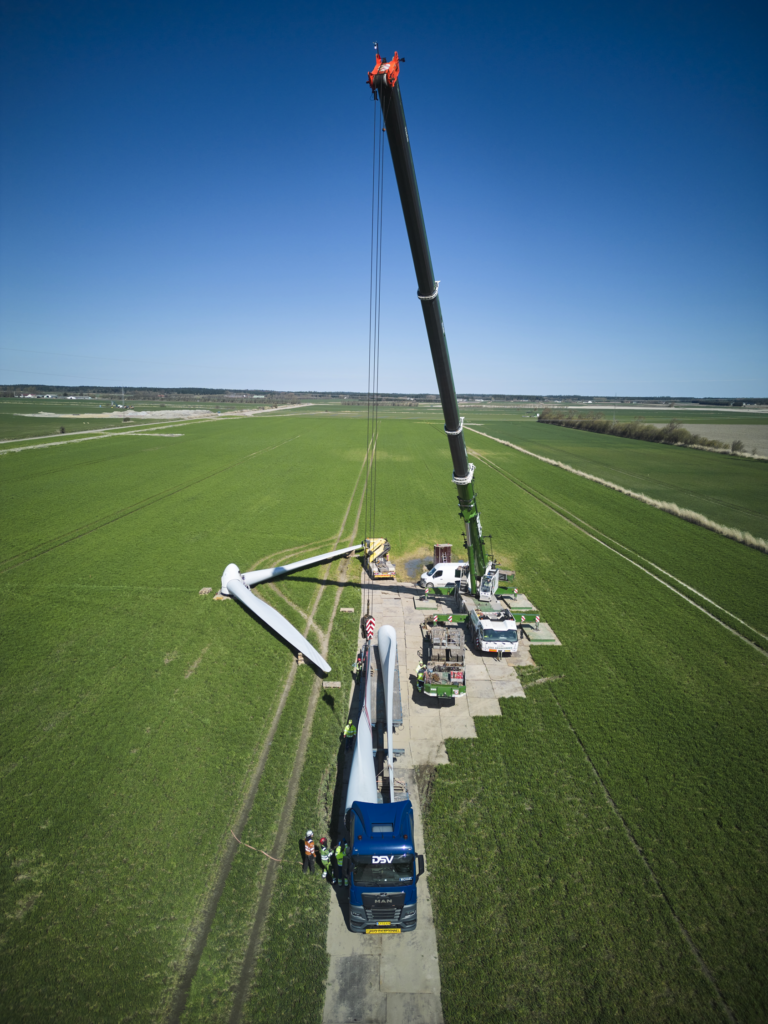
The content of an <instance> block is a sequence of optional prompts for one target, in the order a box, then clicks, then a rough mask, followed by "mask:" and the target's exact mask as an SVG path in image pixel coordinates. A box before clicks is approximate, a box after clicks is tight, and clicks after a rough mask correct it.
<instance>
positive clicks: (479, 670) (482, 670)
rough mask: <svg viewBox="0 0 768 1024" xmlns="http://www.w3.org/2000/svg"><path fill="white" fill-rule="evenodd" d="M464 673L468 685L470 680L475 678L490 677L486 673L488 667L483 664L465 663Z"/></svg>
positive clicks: (485, 678)
mask: <svg viewBox="0 0 768 1024" xmlns="http://www.w3.org/2000/svg"><path fill="white" fill-rule="evenodd" d="M464 675H465V677H466V680H467V685H469V683H470V681H472V680H475V679H484V680H490V678H491V677H490V676H489V675H488V669H487V667H486V666H485V665H465V666H464Z"/></svg>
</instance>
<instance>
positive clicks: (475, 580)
mask: <svg viewBox="0 0 768 1024" xmlns="http://www.w3.org/2000/svg"><path fill="white" fill-rule="evenodd" d="M399 74H400V58H399V57H398V55H397V51H395V55H394V57H392V59H391V60H383V59H382V57H381V55H380V54H379V53H377V54H376V66H375V67H374V69H373V71H371V72H369V74H368V82H369V84H370V86H371V89H372V90H373V92H374V94H375V95H376V96H378V99H379V102H380V103H381V110H382V114H383V116H384V123H385V125H386V134H387V138H388V139H389V151H390V153H391V155H392V163H393V165H394V168H395V177H396V179H397V189H398V192H399V193H400V202H401V204H402V207H403V216H404V217H405V226H406V228H407V230H408V240H409V242H410V245H411V255H412V256H413V265H414V268H415V270H416V280H417V282H418V291H417V295H418V297H419V300H420V302H421V309H422V312H423V314H424V323H425V324H426V327H427V337H428V338H429V347H430V349H431V351H432V362H433V364H434V367H435V376H436V377H437V387H438V390H439V392H440V402H441V404H442V407H443V416H444V418H445V428H444V429H445V433H446V434H447V435H448V444H449V445H450V449H451V458H452V459H453V482H454V483H455V484H456V488H457V490H458V492H459V514H460V515H461V518H462V519H463V521H464V530H465V534H466V546H467V560H468V562H469V572H470V577H471V588H472V593H473V594H477V593H478V591H479V589H480V586H481V581H483V582H486V581H487V583H488V584H490V582H491V581H490V580H488V579H487V577H488V576H490V575H494V570H495V566H493V564H492V563H489V561H488V559H487V557H486V553H485V542H484V541H483V531H482V527H481V525H480V514H479V512H478V509H477V496H476V494H475V487H474V475H475V467H474V466H473V465H472V463H471V462H469V460H468V458H467V447H466V444H465V443H464V419H463V417H460V416H459V403H458V401H457V399H456V388H455V387H454V383H453V372H452V370H451V359H450V356H449V355H448V343H447V341H446V337H445V327H444V325H443V315H442V312H441V310H440V299H439V297H438V294H437V291H438V282H437V281H435V276H434V272H433V270H432V257H431V256H430V253H429V242H428V241H427V229H426V227H425V225H424V214H423V213H422V209H421V199H420V198H419V186H418V185H417V184H416V171H415V169H414V166H413V155H412V153H411V143H410V139H409V138H408V128H407V127H406V124H405V111H404V110H403V100H402V97H401V95H400V85H399V83H398V80H397V79H398V76H399ZM484 578H485V580H484ZM493 582H494V583H495V585H494V586H493V591H494V592H495V590H496V587H497V586H498V575H497V574H496V578H495V580H494V581H493Z"/></svg>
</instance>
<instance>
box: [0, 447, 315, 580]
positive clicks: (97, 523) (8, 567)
mask: <svg viewBox="0 0 768 1024" xmlns="http://www.w3.org/2000/svg"><path fill="white" fill-rule="evenodd" d="M299 437H301V434H297V435H296V436H295V437H289V438H287V439H286V440H285V441H281V442H280V443H279V444H273V445H270V446H269V448H261V449H260V450H259V451H257V452H251V453H250V455H245V456H243V458H242V459H237V460H236V461H235V462H230V463H229V465H227V466H222V467H221V468H220V469H215V470H214V471H213V472H212V473H207V474H206V475H205V476H201V477H197V479H195V480H191V481H190V482H189V483H186V484H182V485H181V486H180V487H174V488H172V489H168V488H166V489H165V490H163V491H158V492H157V493H156V494H152V495H150V496H149V497H148V498H141V499H140V500H139V501H135V502H133V503H132V504H130V505H124V506H123V507H122V508H121V509H117V510H115V511H113V512H110V513H106V515H105V516H101V517H99V518H98V519H92V520H91V521H90V523H85V524H83V525H81V526H76V527H74V529H72V530H67V531H66V532H65V533H60V534H59V535H58V536H57V537H53V538H51V539H50V540H48V541H44V542H43V543H44V544H45V545H46V547H44V548H40V549H38V550H35V547H34V546H33V547H31V548H27V550H26V551H20V552H17V554H15V555H11V556H10V557H9V558H6V559H3V560H1V561H0V575H3V574H5V573H7V572H12V571H13V570H14V569H18V567H19V566H20V565H25V564H26V563H27V562H31V561H32V560H33V559H35V558H40V557H42V556H43V555H47V554H48V553H49V552H51V551H54V550H55V549H56V548H60V547H63V545H65V544H70V543H71V542H72V541H75V540H80V539H81V538H82V537H87V536H88V534H90V533H95V532H96V531H97V530H101V529H103V528H104V527H105V526H110V525H111V524H112V523H116V522H118V521H119V520H120V519H125V517H126V516H131V515H134V514H135V513H136V512H143V511H144V510H145V509H147V508H149V507H150V506H152V505H156V504H157V503H158V502H160V501H164V500H165V499H166V498H172V497H173V496H174V495H175V494H180V493H181V492H182V491H186V490H188V489H189V488H190V487H195V486H196V485H197V484H201V483H204V482H205V481H206V480H210V479H212V478H213V477H215V476H219V474H221V473H226V472H227V471H228V470H230V469H234V468H235V466H240V465H242V464H243V463H244V462H247V461H248V460H249V459H253V458H256V456H258V455H264V454H265V453H266V452H271V451H274V450H275V449H276V448H282V446H283V445H286V444H290V442H291V441H296V440H297V439H298V438H299Z"/></svg>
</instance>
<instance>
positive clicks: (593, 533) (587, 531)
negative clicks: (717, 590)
mask: <svg viewBox="0 0 768 1024" xmlns="http://www.w3.org/2000/svg"><path fill="white" fill-rule="evenodd" d="M473 455H474V456H475V457H476V458H478V459H480V460H481V461H482V462H483V463H484V464H485V465H487V466H488V467H489V468H490V469H493V470H494V471H495V472H497V473H499V474H500V475H501V476H503V477H504V478H505V479H507V480H509V482H510V483H512V484H514V485H515V486H517V487H520V489H521V490H524V491H527V492H528V494H530V495H531V496H532V497H534V498H536V500H537V501H540V502H541V503H542V504H543V505H546V506H547V507H548V508H550V509H551V510H552V511H553V512H555V514H556V515H559V516H560V517H561V518H562V519H563V520H564V521H565V522H567V523H569V524H570V525H571V526H573V527H574V529H576V530H579V531H580V532H581V533H583V534H584V535H585V536H586V537H589V538H590V539H591V540H594V541H595V543H597V544H600V545H602V546H603V547H604V548H606V549H607V550H608V551H612V552H613V553H614V554H615V555H618V556H619V558H623V559H624V560H625V561H627V562H629V564H630V565H633V566H634V567H635V568H636V569H640V570H641V572H644V573H646V574H647V575H648V576H650V577H651V579H653V580H655V581H656V582H657V583H660V584H661V585H662V586H663V587H666V588H667V589H668V590H670V591H671V592H672V593H673V594H676V595H677V596H678V597H679V598H681V599H682V600H683V601H687V602H688V604H690V605H691V606H692V607H693V608H696V609H697V610H698V611H700V612H702V614H704V615H707V616H708V617H709V618H710V619H712V621H713V622H716V623H717V624H718V625H719V626H721V627H722V628H723V629H727V630H728V631H729V632H730V633H733V635H734V636H736V637H738V638H739V639H740V640H743V641H744V643H746V644H749V645H750V647H753V648H754V649H755V650H756V651H758V652H759V653H760V654H762V655H763V656H764V657H766V658H768V651H766V650H765V649H764V648H763V647H761V646H760V645H759V644H757V643H755V642H754V640H750V638H749V637H747V636H744V634H743V633H740V632H739V631H738V630H737V629H735V628H734V627H733V626H729V625H728V624H727V623H726V622H723V621H722V619H720V618H718V617H717V616H716V615H714V614H713V613H712V612H710V611H708V609H706V608H703V607H702V606H701V605H700V604H697V603H696V602H695V601H694V600H693V599H692V598H690V597H688V595H687V594H683V593H682V592H681V591H679V590H677V589H676V588H675V587H673V586H672V584H671V583H667V581H666V580H663V579H661V578H660V577H659V576H657V575H656V574H655V573H653V572H651V570H650V569H647V568H646V567H645V566H644V565H640V563H639V562H636V561H635V560H634V559H632V558H630V557H629V555H625V554H624V553H623V552H622V551H618V550H617V547H616V546H614V545H617V544H618V542H616V541H613V540H612V538H609V540H610V541H611V543H607V542H606V541H605V540H601V539H600V537H599V536H597V534H598V533H600V531H599V530H595V528H594V527H592V526H591V525H590V524H589V523H586V522H585V521H584V520H582V519H579V521H578V522H575V521H574V520H576V519H578V517H576V516H574V515H573V513H572V512H570V511H569V510H568V509H564V508H563V506H561V505H558V504H557V503H556V502H552V501H551V500H549V499H547V498H546V497H545V496H544V495H542V494H540V493H538V492H537V491H536V490H535V488H532V487H530V486H526V485H525V484H522V483H520V482H519V481H517V480H514V479H513V478H512V477H511V476H509V475H508V474H507V473H505V472H504V470H502V469H500V468H499V467H498V466H497V465H496V464H495V463H494V462H492V461H491V459H489V458H487V456H484V455H482V454H480V453H479V452H474V453H473ZM579 523H582V524H583V525H579ZM603 536H605V535H604V534H603ZM618 546H621V547H624V545H618ZM637 557H642V556H637ZM657 568H658V567H657ZM660 571H661V572H664V573H665V575H668V576H669V577H670V578H671V579H674V578H675V577H673V576H672V574H671V573H667V572H666V570H664V569H660ZM682 585H683V586H685V587H687V588H688V589H689V590H691V591H694V588H693V587H688V584H686V583H683V584H682ZM694 592H695V593H698V591H694ZM701 596H702V597H703V598H704V600H706V601H709V602H710V604H712V605H713V606H714V607H716V608H720V605H716V604H715V602H714V601H710V599H709V598H708V597H705V596H704V595H703V594H702V595H701ZM720 610H722V611H723V612H725V614H726V615H731V616H732V618H734V619H737V620H738V621H739V622H740V623H742V625H744V626H746V627H747V628H748V629H750V630H752V631H753V632H754V633H756V634H757V635H758V636H760V637H763V638H764V639H766V640H768V637H766V636H765V634H764V633H761V632H760V631H759V630H757V629H755V628H754V627H753V626H750V625H749V623H746V622H744V621H743V620H742V619H739V618H738V616H736V615H733V614H732V613H731V612H730V611H728V610H727V609H725V608H722V609H720Z"/></svg>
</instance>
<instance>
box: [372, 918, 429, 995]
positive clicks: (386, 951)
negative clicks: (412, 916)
mask: <svg viewBox="0 0 768 1024" xmlns="http://www.w3.org/2000/svg"><path fill="white" fill-rule="evenodd" d="M419 911H421V907H419ZM421 925H422V921H421V920H419V922H418V924H417V925H416V931H415V932H407V933H406V934H405V935H391V936H386V935H383V936H382V940H386V939H389V941H383V945H382V955H381V978H380V985H381V989H382V991H383V992H430V993H431V992H439V991H440V971H439V969H438V966H437V943H436V941H435V933H434V930H430V929H427V930H426V931H424V932H423V933H422V932H421Z"/></svg>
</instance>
